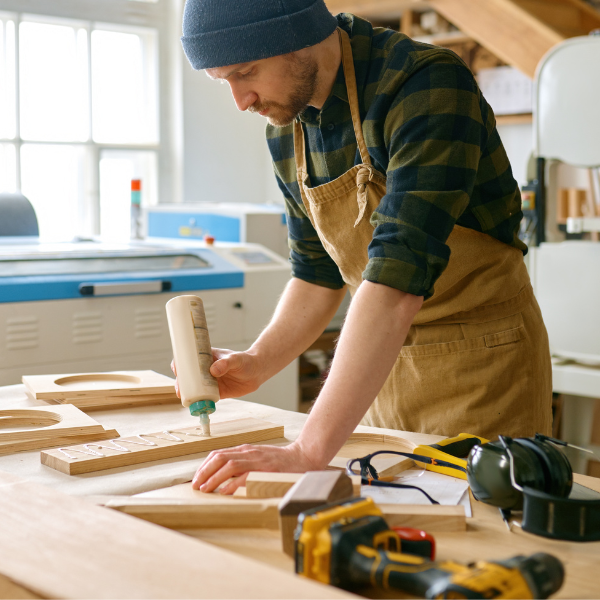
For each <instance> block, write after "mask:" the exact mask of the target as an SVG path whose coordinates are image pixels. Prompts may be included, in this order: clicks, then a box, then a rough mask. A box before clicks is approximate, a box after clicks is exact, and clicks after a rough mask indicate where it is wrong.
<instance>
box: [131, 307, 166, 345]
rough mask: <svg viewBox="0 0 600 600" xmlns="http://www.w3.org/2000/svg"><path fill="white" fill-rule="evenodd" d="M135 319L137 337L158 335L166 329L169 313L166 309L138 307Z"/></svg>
mask: <svg viewBox="0 0 600 600" xmlns="http://www.w3.org/2000/svg"><path fill="white" fill-rule="evenodd" d="M134 321H135V337H136V338H149V337H158V336H161V335H163V333H164V331H165V325H166V323H167V315H166V313H165V311H164V309H159V308H137V309H136V310H135V318H134Z"/></svg>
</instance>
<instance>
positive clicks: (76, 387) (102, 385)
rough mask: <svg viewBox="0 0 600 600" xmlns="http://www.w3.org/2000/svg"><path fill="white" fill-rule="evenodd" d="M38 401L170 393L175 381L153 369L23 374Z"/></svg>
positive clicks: (27, 385) (27, 386) (173, 391)
mask: <svg viewBox="0 0 600 600" xmlns="http://www.w3.org/2000/svg"><path fill="white" fill-rule="evenodd" d="M23 383H24V384H25V387H26V388H27V389H28V390H29V392H30V393H31V394H32V395H33V397H34V398H36V399H38V400H58V401H72V400H83V399H89V398H105V397H109V396H121V397H123V396H148V395H156V394H168V395H171V396H172V395H173V394H174V393H175V380H174V379H171V377H166V376H165V375H161V374H160V373H156V372H154V371H111V372H106V373H69V374H63V375H24V376H23Z"/></svg>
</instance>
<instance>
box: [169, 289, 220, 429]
mask: <svg viewBox="0 0 600 600" xmlns="http://www.w3.org/2000/svg"><path fill="white" fill-rule="evenodd" d="M167 319H168V321H169V333H170V334H171V344H172V346H173V356H174V357H175V366H176V368H177V382H178V384H179V394H180V396H181V403H182V404H183V405H184V406H186V407H188V408H189V409H190V414H191V415H192V416H193V417H200V425H201V426H202V432H203V433H204V435H210V416H209V415H211V414H212V413H214V412H215V404H216V402H218V401H219V398H220V396H219V384H218V382H217V380H216V379H215V378H214V377H213V376H212V375H211V373H210V367H211V365H212V364H213V355H212V347H211V344H210V336H209V334H208V325H207V323H206V315H205V314H204V304H203V303H202V299H201V298H199V297H198V296H193V295H185V296H177V297H176V298H172V299H171V300H169V301H168V302H167Z"/></svg>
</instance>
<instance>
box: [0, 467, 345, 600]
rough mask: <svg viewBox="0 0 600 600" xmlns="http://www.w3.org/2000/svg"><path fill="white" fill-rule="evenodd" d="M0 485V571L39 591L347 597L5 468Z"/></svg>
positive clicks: (146, 595)
mask: <svg viewBox="0 0 600 600" xmlns="http://www.w3.org/2000/svg"><path fill="white" fill-rule="evenodd" d="M0 488H1V489H2V493H1V494H0V515H2V535H0V556H1V557H2V560H1V561H0V573H1V574H2V575H3V576H4V577H6V578H8V579H9V580H10V581H12V582H14V583H15V584H17V585H19V586H22V587H24V588H25V589H28V590H32V591H34V592H35V593H36V594H38V595H40V596H42V597H44V598H65V599H70V598H98V599H102V598H106V599H109V598H111V599H112V598H248V597H252V598H347V597H352V596H351V595H350V594H348V593H346V592H343V591H342V590H339V589H337V588H334V587H330V586H325V585H321V584H318V583H317V582H315V581H311V580H308V579H305V578H300V577H296V576H295V575H293V574H291V573H286V572H284V571H282V570H280V569H277V568H274V567H269V566H267V565H264V564H261V563H260V562H257V561H256V560H251V559H248V558H245V557H242V556H238V555H237V554H235V553H233V552H228V551H226V550H223V549H221V548H218V547H216V546H213V545H211V544H207V543H205V542H202V541H200V540H197V539H193V538H191V537H188V536H185V535H183V534H180V533H176V532H174V531H169V530H168V529H165V528H163V527H158V526H156V525H153V524H151V523H146V522H144V521H142V520H140V519H133V518H131V517H130V516H128V515H124V514H120V513H119V512H118V511H116V510H109V509H107V508H103V507H99V506H94V505H92V504H91V503H89V502H86V501H85V500H83V499H80V498H76V497H73V496H67V495H66V494H61V493H60V492H57V491H56V490H54V489H50V488H47V487H45V486H42V485H36V484H33V483H30V482H28V481H26V480H24V479H22V478H20V477H17V476H15V475H12V474H10V473H1V472H0ZM232 502H235V501H232Z"/></svg>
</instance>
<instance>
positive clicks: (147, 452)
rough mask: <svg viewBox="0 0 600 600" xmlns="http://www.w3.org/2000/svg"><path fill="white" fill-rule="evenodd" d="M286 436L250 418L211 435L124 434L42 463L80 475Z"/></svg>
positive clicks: (187, 431)
mask: <svg viewBox="0 0 600 600" xmlns="http://www.w3.org/2000/svg"><path fill="white" fill-rule="evenodd" d="M282 437H283V425H275V424H274V423H268V422H267V421H261V420H260V419H252V418H248V419H237V420H234V421H225V422H223V423H213V424H212V425H211V435H210V436H207V437H205V436H203V435H202V430H201V428H200V427H199V426H197V427H180V428H174V429H171V430H169V431H168V432H165V431H162V432H161V431H159V432H153V433H143V434H141V437H139V436H127V437H122V438H118V439H116V440H111V442H109V443H107V444H102V445H98V444H95V445H92V447H91V448H90V447H86V446H84V445H79V446H69V447H66V448H59V449H57V450H45V451H44V452H41V454H40V456H41V461H42V464H44V465H46V466H48V467H51V468H52V469H56V470H57V471H61V472H62V473H66V474H67V475H79V474H81V473H91V472H95V471H102V470H104V469H111V468H113V467H123V466H128V465H137V464H141V463H146V462H150V461H154V460H161V459H164V458H173V457H176V456H186V455H188V454H196V453H199V452H210V451H211V450H219V449H220V448H229V447H231V446H237V445H240V444H251V443H255V442H262V441H266V440H273V439H278V438H282ZM88 446H89V445H88ZM119 446H120V448H119ZM94 452H96V454H94Z"/></svg>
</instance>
